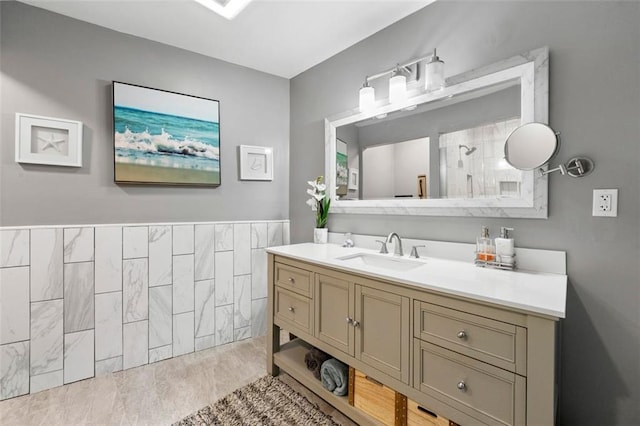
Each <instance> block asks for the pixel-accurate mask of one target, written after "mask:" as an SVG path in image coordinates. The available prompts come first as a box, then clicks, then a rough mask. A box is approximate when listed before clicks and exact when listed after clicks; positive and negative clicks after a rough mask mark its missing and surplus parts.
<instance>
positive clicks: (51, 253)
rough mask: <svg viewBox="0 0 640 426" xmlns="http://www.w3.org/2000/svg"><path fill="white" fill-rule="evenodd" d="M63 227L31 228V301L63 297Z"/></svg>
mask: <svg viewBox="0 0 640 426" xmlns="http://www.w3.org/2000/svg"><path fill="white" fill-rule="evenodd" d="M62 253H63V245H62V229H32V230H31V301H32V302H37V301H40V300H51V299H61V298H62V260H63V257H62Z"/></svg>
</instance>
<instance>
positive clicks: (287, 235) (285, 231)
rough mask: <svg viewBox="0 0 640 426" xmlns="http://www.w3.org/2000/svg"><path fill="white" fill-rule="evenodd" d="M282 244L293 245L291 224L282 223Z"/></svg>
mask: <svg viewBox="0 0 640 426" xmlns="http://www.w3.org/2000/svg"><path fill="white" fill-rule="evenodd" d="M282 244H284V245H289V244H291V228H290V227H289V222H282Z"/></svg>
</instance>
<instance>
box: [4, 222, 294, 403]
mask: <svg viewBox="0 0 640 426" xmlns="http://www.w3.org/2000/svg"><path fill="white" fill-rule="evenodd" d="M288 243H289V221H254V222H224V223H223V222H210V223H176V224H124V225H120V224H119V225H94V226H91V225H81V226H73V227H71V226H51V227H45V226H37V227H20V228H17V227H15V228H14V227H11V228H0V400H3V399H7V398H12V397H15V396H19V395H25V394H28V393H35V392H38V391H41V390H45V389H49V388H52V387H56V386H61V385H63V384H67V383H72V382H75V381H78V380H82V379H86V378H89V377H94V376H97V375H102V374H108V373H111V372H116V371H120V370H123V369H129V368H133V367H137V366H140V365H144V364H149V363H153V362H156V361H161V360H164V359H168V358H172V357H176V356H179V355H183V354H187V353H190V352H194V351H199V350H203V349H207V348H211V347H213V346H219V345H223V344H226V343H231V342H234V341H238V340H243V339H246V338H249V337H255V336H261V335H264V334H265V333H266V306H267V256H266V252H265V248H267V247H271V246H278V245H282V244H288Z"/></svg>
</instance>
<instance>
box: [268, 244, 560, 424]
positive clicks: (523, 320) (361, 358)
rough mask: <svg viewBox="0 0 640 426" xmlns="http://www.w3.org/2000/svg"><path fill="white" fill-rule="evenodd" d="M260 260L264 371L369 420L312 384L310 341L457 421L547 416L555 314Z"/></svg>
mask: <svg viewBox="0 0 640 426" xmlns="http://www.w3.org/2000/svg"><path fill="white" fill-rule="evenodd" d="M268 267H269V273H268V274H269V304H268V309H269V312H268V320H269V326H268V339H267V357H268V358H267V359H268V362H267V370H268V372H269V373H270V374H278V372H279V368H283V369H284V370H285V371H287V372H288V373H289V374H291V375H292V376H293V377H294V378H296V379H297V380H299V381H300V382H301V383H303V384H304V385H305V386H307V387H309V388H310V389H312V390H314V391H315V392H317V393H318V394H319V395H321V396H322V397H323V398H324V399H326V400H327V401H329V402H330V403H331V404H333V405H334V406H335V407H336V408H338V409H339V410H341V411H342V412H344V413H346V414H347V415H348V416H350V417H351V418H352V419H354V420H355V421H356V422H358V423H359V424H363V425H367V424H378V423H376V421H373V420H372V419H371V418H370V417H368V416H366V415H365V414H363V412H362V411H360V410H358V409H356V408H354V407H353V406H351V405H350V404H349V403H348V398H347V397H337V396H334V395H333V394H332V393H330V392H326V391H325V390H324V389H323V388H322V385H321V384H320V382H318V381H317V380H316V379H315V378H314V377H313V375H312V373H311V372H309V371H308V370H307V369H306V366H305V365H304V357H305V354H306V352H307V351H308V350H309V349H310V348H311V347H312V346H315V347H317V348H319V349H321V350H323V351H325V352H328V353H330V354H331V355H332V356H334V357H336V358H338V359H340V360H341V361H343V362H345V363H347V364H349V365H350V366H352V367H354V368H355V369H357V370H358V371H360V372H362V373H363V374H365V375H367V376H369V377H371V378H373V379H375V380H377V381H379V382H381V383H383V384H384V385H386V386H387V387H389V388H391V389H393V390H395V391H397V392H399V393H401V394H403V395H405V396H406V397H407V398H408V399H409V400H411V401H415V403H417V404H420V405H421V406H424V407H428V408H429V409H430V410H432V411H434V412H436V413H438V414H439V415H442V416H444V417H446V418H448V419H451V420H452V421H454V422H456V423H458V424H488V425H552V424H554V420H555V417H554V415H555V411H554V407H555V361H556V360H555V353H556V347H555V344H556V323H557V318H555V317H549V316H545V315H539V314H534V313H530V312H528V311H524V310H520V309H513V308H505V307H503V306H499V305H496V304H493V303H485V302H483V301H480V300H473V299H469V298H463V297H456V296H453V295H449V294H444V293H438V292H434V291H430V290H427V289H422V288H419V287H415V286H410V285H405V284H403V283H400V282H396V281H392V280H383V279H381V278H379V277H373V276H367V275H366V274H365V273H352V272H348V271H342V270H339V269H338V268H330V267H327V266H324V265H321V264H317V263H314V262H312V261H308V262H304V261H300V260H298V259H292V258H289V257H287V256H281V255H274V254H271V253H270V254H269V263H268ZM281 329H284V330H287V331H289V332H291V333H293V334H295V335H296V336H297V337H298V339H295V340H293V341H291V342H288V343H286V344H284V345H281V344H280V330H281Z"/></svg>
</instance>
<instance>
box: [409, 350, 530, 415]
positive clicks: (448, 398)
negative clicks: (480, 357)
mask: <svg viewBox="0 0 640 426" xmlns="http://www.w3.org/2000/svg"><path fill="white" fill-rule="evenodd" d="M414 350H415V357H414V363H415V364H414V386H415V387H416V388H417V389H419V390H420V391H421V392H423V393H425V394H427V395H429V396H431V397H433V398H436V399H438V400H440V401H442V402H444V403H445V404H448V405H450V406H452V407H454V408H456V409H458V410H460V411H462V412H464V413H466V414H467V415H469V416H471V417H473V418H476V419H478V421H480V422H482V423H485V424H496V425H513V424H524V423H525V409H524V407H525V398H526V395H525V393H526V390H525V389H526V379H525V378H524V377H521V376H519V375H517V374H514V373H511V372H508V371H505V370H502V369H500V368H497V367H494V366H492V365H488V364H485V363H483V362H480V361H477V360H474V359H472V358H469V357H466V356H464V355H460V354H457V353H455V352H452V351H449V350H447V349H444V348H441V347H439V346H436V345H433V344H431V343H427V342H423V341H420V340H417V339H416V340H414Z"/></svg>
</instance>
